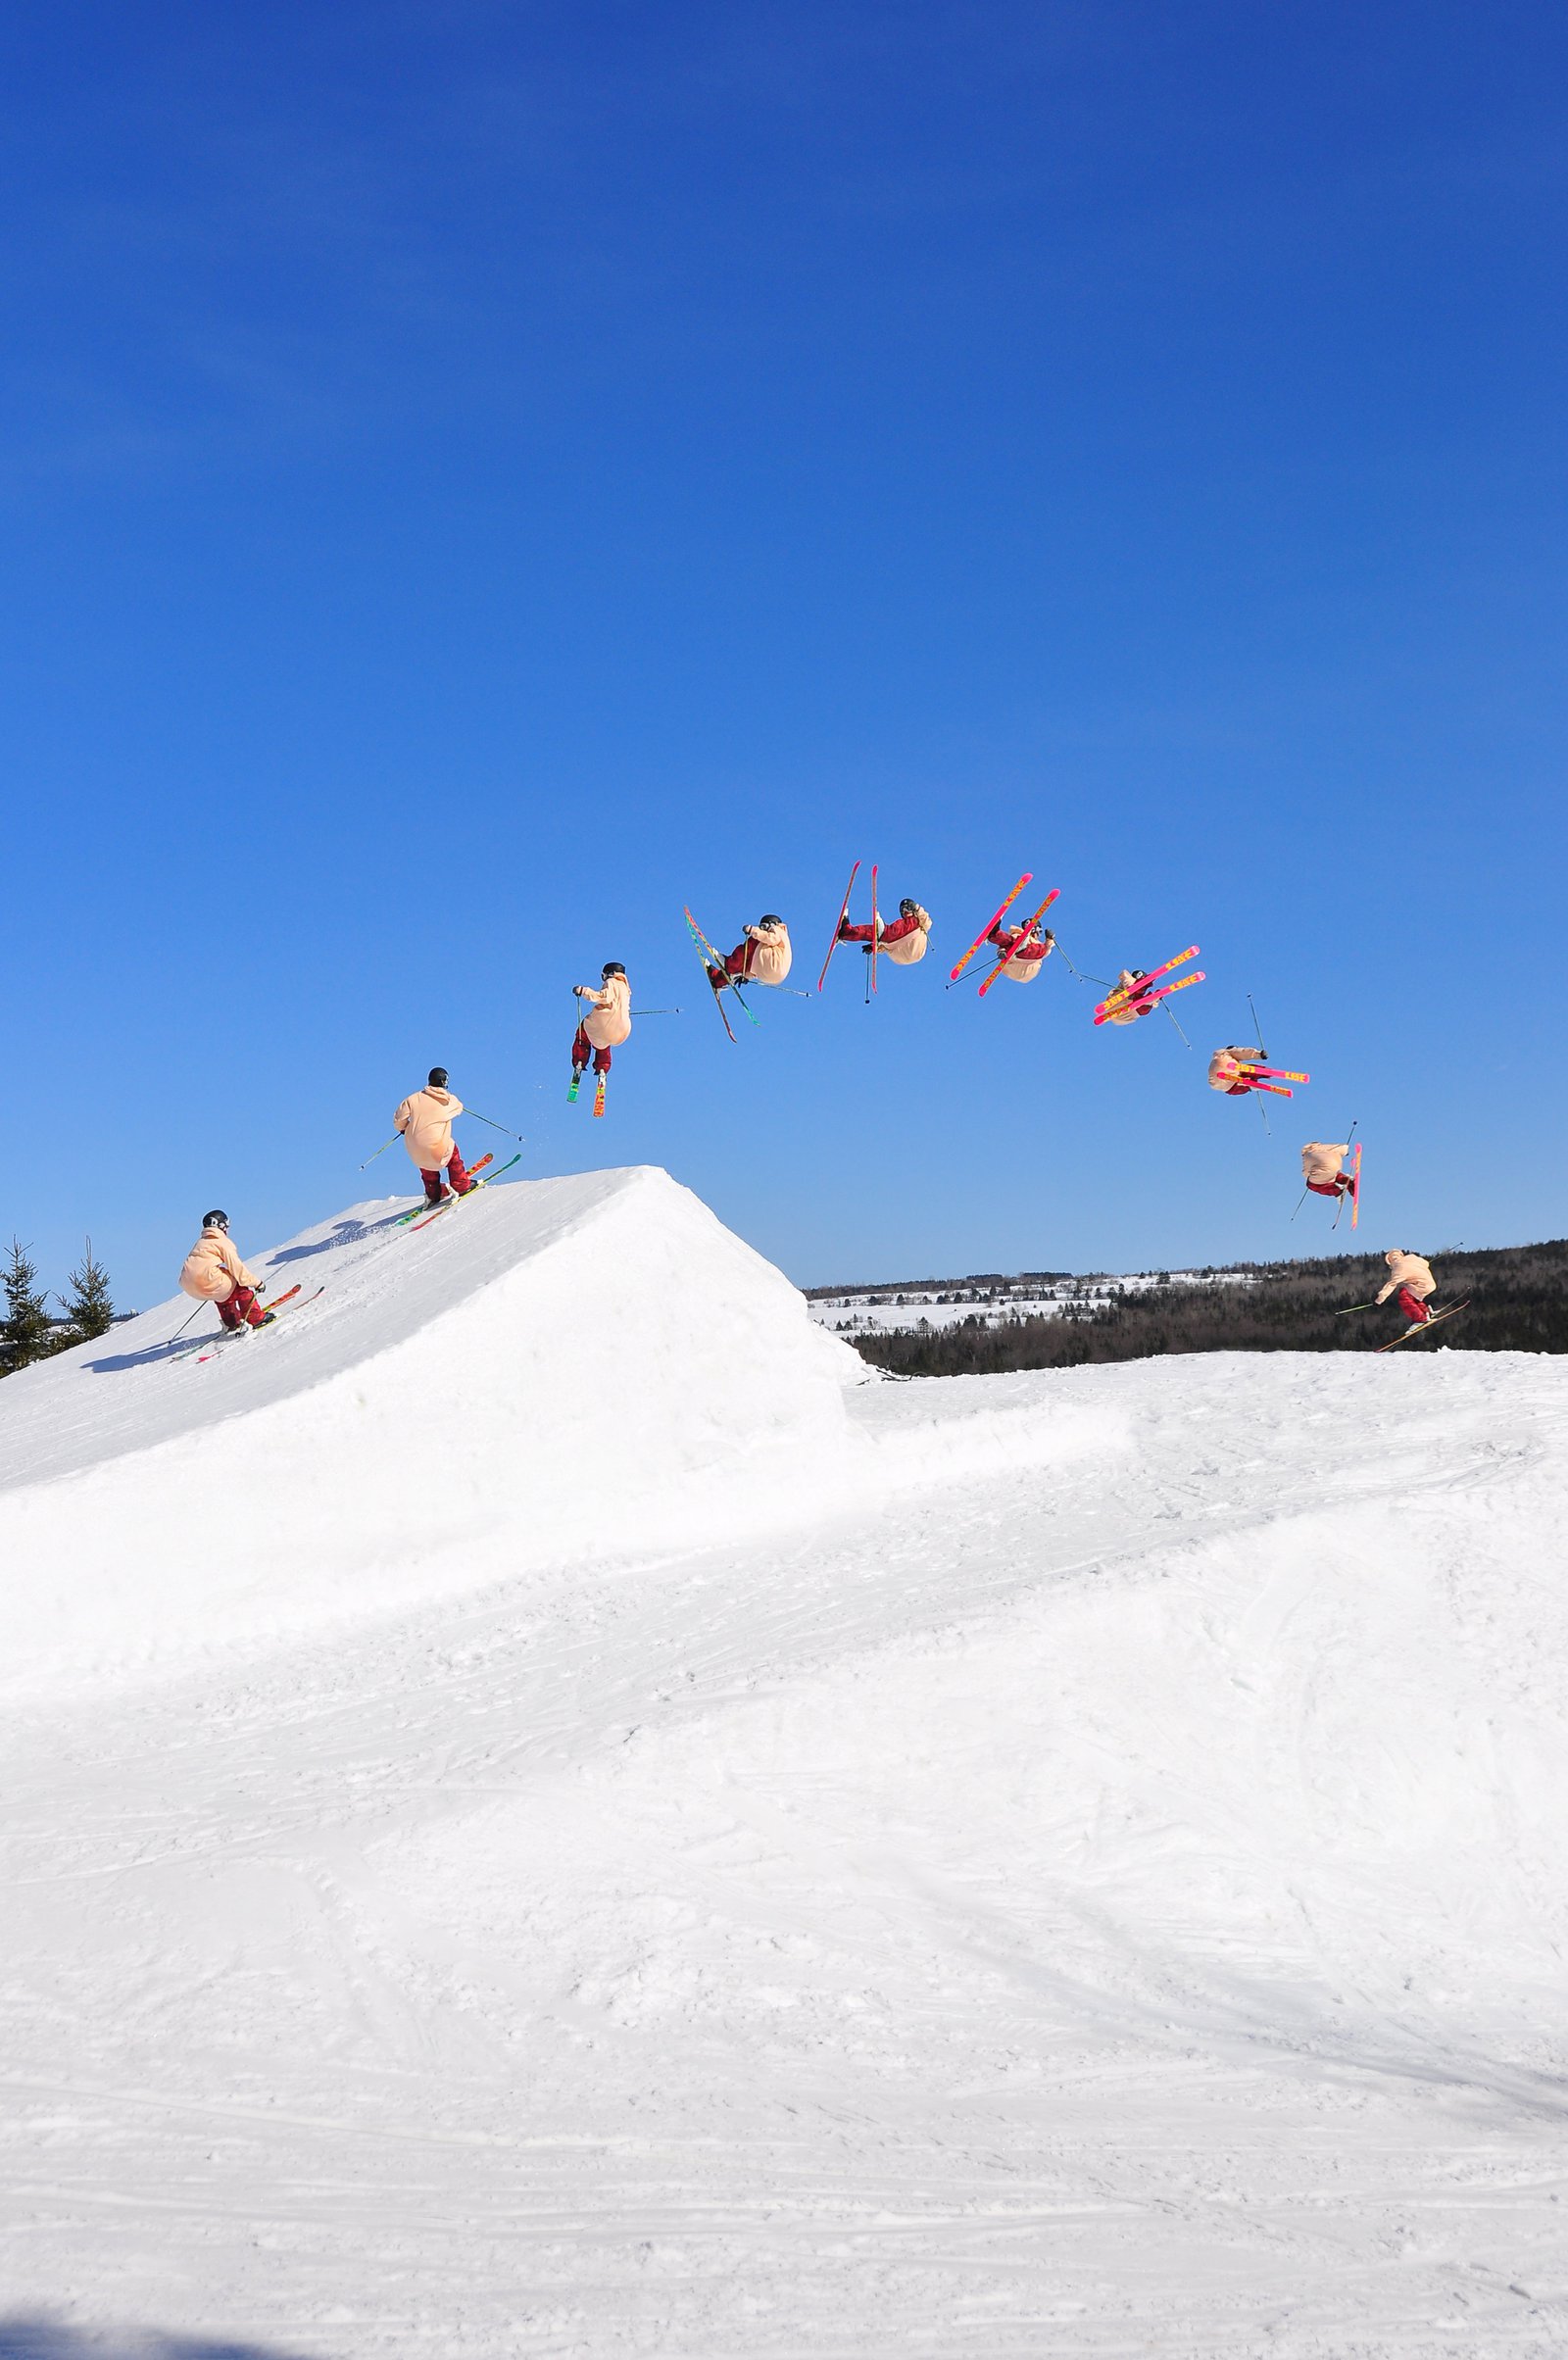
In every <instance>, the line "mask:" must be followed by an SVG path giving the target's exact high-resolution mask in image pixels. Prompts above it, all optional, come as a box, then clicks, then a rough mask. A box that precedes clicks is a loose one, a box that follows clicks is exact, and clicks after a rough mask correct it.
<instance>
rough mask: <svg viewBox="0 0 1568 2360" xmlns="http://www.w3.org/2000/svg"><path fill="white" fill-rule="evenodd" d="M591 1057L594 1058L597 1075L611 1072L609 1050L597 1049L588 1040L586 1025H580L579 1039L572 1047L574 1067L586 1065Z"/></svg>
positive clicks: (578, 1029) (578, 1028) (578, 1030)
mask: <svg viewBox="0 0 1568 2360" xmlns="http://www.w3.org/2000/svg"><path fill="white" fill-rule="evenodd" d="M590 1057H592V1058H593V1061H594V1071H595V1073H608V1072H609V1071H610V1052H609V1050H608V1049H596V1048H595V1047H594V1045H593V1043H592V1041H590V1040H589V1038H588V1033H587V1028H586V1027H585V1026H584V1025H581V1024H579V1025H578V1027H577V1038H576V1039H575V1041H573V1043H572V1045H571V1061H572V1063H573V1064H574V1065H586V1064H587V1062H588V1060H589V1058H590Z"/></svg>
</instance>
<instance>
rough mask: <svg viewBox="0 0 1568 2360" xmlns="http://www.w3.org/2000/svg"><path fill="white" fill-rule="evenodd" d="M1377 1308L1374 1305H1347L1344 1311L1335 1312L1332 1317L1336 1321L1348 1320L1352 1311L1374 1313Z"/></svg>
mask: <svg viewBox="0 0 1568 2360" xmlns="http://www.w3.org/2000/svg"><path fill="white" fill-rule="evenodd" d="M1377 1307H1378V1306H1377V1304H1376V1303H1347V1304H1346V1306H1345V1308H1344V1310H1343V1311H1336V1312H1335V1314H1334V1316H1335V1318H1336V1319H1348V1317H1349V1315H1350V1313H1351V1312H1352V1311H1375V1310H1376V1309H1377Z"/></svg>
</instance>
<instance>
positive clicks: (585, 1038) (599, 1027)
mask: <svg viewBox="0 0 1568 2360" xmlns="http://www.w3.org/2000/svg"><path fill="white" fill-rule="evenodd" d="M600 972H601V976H602V982H601V985H600V988H599V990H598V991H597V992H596V991H595V990H594V987H593V985H592V984H591V983H578V984H574V985H573V986H572V989H573V990H574V991H575V993H576V995H577V997H578V999H579V1000H580V1001H582V1002H583V1003H584V1014H583V1017H582V1020H581V1022H580V1023H579V1024H578V1026H577V1037H576V1039H575V1040H574V1041H573V1042H572V1045H571V1078H572V1081H573V1083H576V1082H580V1081H581V1080H582V1077H583V1074H584V1073H585V1071H586V1070H587V1066H588V1060H589V1058H590V1057H592V1059H593V1067H594V1071H595V1073H608V1072H609V1071H610V1066H611V1056H610V1053H611V1051H612V1050H613V1049H618V1048H619V1047H620V1046H621V1043H622V1042H623V1041H629V1040H630V1039H631V985H630V984H629V983H628V982H627V980H626V970H625V968H624V967H623V966H622V965H621V963H620V960H619V959H606V961H605V963H604V966H603V968H602V969H601V970H600Z"/></svg>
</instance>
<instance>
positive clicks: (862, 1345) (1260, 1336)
mask: <svg viewBox="0 0 1568 2360" xmlns="http://www.w3.org/2000/svg"><path fill="white" fill-rule="evenodd" d="M1431 1258H1432V1262H1433V1267H1434V1269H1435V1271H1436V1273H1437V1278H1438V1294H1437V1298H1436V1300H1437V1302H1438V1303H1440V1304H1441V1303H1455V1302H1458V1301H1459V1300H1460V1299H1461V1298H1462V1297H1464V1296H1467V1295H1468V1296H1470V1297H1471V1298H1472V1301H1471V1303H1470V1307H1469V1309H1468V1310H1467V1311H1465V1312H1464V1313H1463V1314H1462V1315H1461V1316H1460V1317H1459V1318H1457V1319H1454V1320H1452V1321H1451V1322H1449V1323H1448V1324H1447V1325H1446V1326H1445V1328H1444V1331H1443V1341H1444V1343H1445V1344H1446V1345H1447V1346H1449V1347H1450V1348H1451V1349H1452V1350H1454V1351H1455V1352H1568V1239H1565V1238H1553V1239H1550V1240H1547V1241H1546V1242H1545V1243H1544V1244H1542V1245H1535V1246H1499V1247H1494V1248H1492V1249H1490V1250H1488V1251H1484V1252H1478V1253H1466V1252H1455V1253H1451V1254H1448V1253H1436V1252H1435V1253H1434V1254H1433V1255H1432V1257H1431ZM1049 1275H1050V1276H1052V1277H1054V1274H1049ZM1047 1276H1048V1274H1046V1273H1039V1274H1036V1273H1033V1272H1031V1273H1029V1274H1027V1276H1026V1277H1024V1278H1022V1279H997V1278H989V1277H988V1278H986V1279H982V1280H979V1281H978V1282H977V1281H976V1280H974V1279H949V1280H941V1279H933V1280H924V1281H919V1282H914V1284H911V1283H910V1282H905V1285H904V1287H903V1288H902V1289H883V1288H860V1289H854V1290H851V1289H846V1288H834V1289H829V1288H815V1289H813V1290H812V1295H813V1299H815V1301H816V1305H817V1308H818V1315H819V1316H820V1315H821V1309H822V1307H823V1304H824V1303H825V1302H826V1300H828V1299H831V1300H832V1302H833V1303H834V1304H835V1305H836V1304H837V1303H839V1302H841V1301H842V1302H844V1303H846V1304H848V1303H867V1304H873V1303H874V1305H875V1317H876V1322H877V1324H876V1325H875V1326H871V1327H868V1328H867V1329H866V1330H865V1331H864V1332H859V1331H858V1329H857V1327H856V1326H855V1325H853V1324H852V1323H851V1322H850V1321H848V1320H846V1321H845V1323H844V1324H843V1325H842V1326H841V1327H840V1329H839V1332H840V1333H841V1334H842V1335H843V1336H844V1340H845V1342H846V1343H847V1344H853V1345H854V1347H855V1349H856V1351H857V1352H859V1353H860V1355H861V1356H862V1358H864V1359H866V1360H869V1361H870V1362H871V1363H872V1364H873V1365H874V1366H875V1367H877V1368H886V1369H891V1370H893V1371H894V1372H895V1373H897V1374H898V1375H900V1376H917V1377H952V1376H977V1375H985V1374H989V1373H993V1372H995V1371H998V1370H1002V1369H1015V1368H1076V1367H1081V1366H1082V1365H1083V1364H1084V1363H1086V1362H1089V1361H1097V1360H1142V1359H1148V1358H1152V1357H1157V1356H1158V1355H1159V1354H1161V1353H1165V1352H1370V1351H1372V1350H1373V1348H1374V1347H1375V1346H1377V1345H1379V1344H1384V1343H1387V1341H1388V1339H1389V1337H1390V1336H1391V1335H1393V1334H1395V1333H1397V1330H1398V1329H1399V1327H1400V1326H1401V1325H1402V1322H1401V1321H1400V1319H1399V1316H1398V1314H1397V1311H1396V1310H1395V1308H1394V1305H1393V1303H1392V1302H1391V1303H1387V1304H1385V1305H1384V1307H1383V1309H1382V1310H1381V1311H1352V1312H1350V1313H1349V1315H1348V1316H1347V1317H1337V1316H1336V1314H1337V1313H1338V1312H1340V1311H1341V1310H1343V1309H1344V1306H1345V1305H1347V1304H1348V1303H1364V1302H1366V1301H1367V1300H1368V1299H1369V1298H1370V1297H1372V1296H1374V1295H1375V1294H1376V1293H1377V1291H1378V1289H1379V1287H1381V1286H1382V1284H1383V1282H1384V1280H1385V1279H1386V1278H1387V1276H1388V1270H1387V1267H1386V1266H1385V1263H1384V1260H1383V1256H1382V1254H1342V1255H1335V1256H1333V1257H1326V1258H1323V1259H1320V1260H1315V1261H1295V1262H1239V1263H1237V1264H1235V1265H1234V1267H1233V1268H1231V1269H1227V1270H1201V1271H1183V1272H1179V1273H1177V1274H1175V1275H1174V1276H1170V1275H1168V1274H1163V1273H1162V1274H1160V1275H1158V1276H1157V1277H1154V1278H1153V1279H1151V1278H1150V1276H1149V1275H1148V1274H1144V1275H1142V1276H1141V1277H1139V1278H1136V1279H1127V1280H1121V1281H1118V1280H1115V1279H1107V1278H1104V1277H1101V1276H1097V1277H1095V1278H1094V1279H1092V1280H1080V1281H1078V1282H1076V1289H1075V1290H1073V1289H1072V1288H1071V1285H1070V1282H1069V1287H1068V1288H1066V1289H1064V1288H1063V1287H1062V1285H1061V1283H1060V1282H1057V1284H1056V1285H1055V1287H1054V1288H1053V1290H1052V1293H1053V1298H1054V1299H1053V1300H1052V1301H1051V1302H1050V1303H1049V1304H1047V1305H1045V1306H1044V1307H1040V1308H1033V1307H1031V1308H1019V1309H1017V1310H1010V1309H1008V1307H1007V1299H1008V1295H1009V1294H1013V1295H1015V1296H1016V1297H1018V1298H1022V1299H1027V1298H1029V1297H1031V1296H1033V1297H1035V1298H1037V1299H1038V1297H1039V1295H1040V1294H1041V1293H1043V1292H1044V1290H1043V1289H1042V1287H1041V1283H1040V1282H1041V1279H1043V1278H1046V1277H1047ZM1227 1281H1228V1282H1229V1283H1223V1282H1227ZM916 1285H918V1287H919V1290H920V1292H921V1293H922V1294H924V1293H927V1292H929V1297H930V1300H931V1302H932V1303H933V1304H935V1303H938V1302H939V1301H940V1302H941V1303H942V1305H943V1307H942V1310H941V1312H940V1313H939V1315H938V1317H937V1318H936V1319H930V1318H927V1317H925V1316H923V1315H922V1313H921V1311H920V1310H918V1309H917V1308H916V1307H915V1306H914V1305H913V1304H910V1305H909V1306H908V1310H907V1322H908V1323H907V1325H899V1326H893V1325H891V1324H883V1323H884V1322H889V1321H891V1320H892V1319H893V1318H896V1317H897V1316H898V1310H897V1307H896V1303H897V1296H898V1294H899V1293H901V1292H902V1293H903V1294H905V1295H906V1296H908V1295H910V1294H912V1293H914V1292H915V1286H916ZM977 1287H979V1288H983V1289H985V1290H987V1295H988V1298H989V1299H987V1300H983V1301H982V1303H980V1304H979V1305H978V1306H977V1307H976V1308H974V1309H966V1308H964V1307H962V1306H963V1302H964V1297H965V1294H966V1292H967V1291H969V1290H973V1289H976V1288H977ZM890 1297H891V1298H892V1299H893V1302H892V1304H890V1301H889V1298H890ZM969 1300H970V1301H973V1300H974V1298H973V1296H972V1295H970V1298H969ZM1407 1349H1408V1350H1409V1351H1411V1352H1421V1351H1425V1350H1427V1349H1429V1348H1428V1347H1426V1346H1424V1345H1420V1344H1413V1345H1411V1346H1409V1347H1408V1348H1407Z"/></svg>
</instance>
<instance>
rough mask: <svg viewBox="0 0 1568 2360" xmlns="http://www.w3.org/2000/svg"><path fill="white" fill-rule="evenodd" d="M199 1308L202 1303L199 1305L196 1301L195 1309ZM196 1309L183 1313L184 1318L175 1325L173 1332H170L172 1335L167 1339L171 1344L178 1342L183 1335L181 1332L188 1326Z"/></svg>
mask: <svg viewBox="0 0 1568 2360" xmlns="http://www.w3.org/2000/svg"><path fill="white" fill-rule="evenodd" d="M201 1308H202V1305H201V1304H200V1303H198V1304H197V1305H196V1311H199V1310H200V1309H201ZM196 1311H187V1313H186V1314H185V1317H184V1318H183V1319H182V1320H181V1321H180V1323H179V1325H178V1327H177V1328H175V1330H174V1332H173V1334H172V1336H171V1337H170V1339H169V1341H170V1343H171V1344H177V1343H178V1342H179V1339H180V1338H181V1336H183V1334H184V1333H185V1330H186V1329H187V1328H188V1327H189V1325H190V1323H191V1321H192V1320H193V1319H194V1318H195V1316H196Z"/></svg>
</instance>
